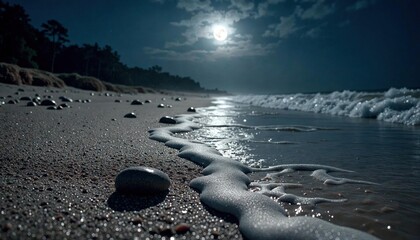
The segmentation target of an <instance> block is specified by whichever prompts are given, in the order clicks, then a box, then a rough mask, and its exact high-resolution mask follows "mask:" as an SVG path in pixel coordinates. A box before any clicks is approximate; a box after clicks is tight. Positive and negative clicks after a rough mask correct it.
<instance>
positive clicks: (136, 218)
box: [131, 217, 143, 225]
mask: <svg viewBox="0 0 420 240" xmlns="http://www.w3.org/2000/svg"><path fill="white" fill-rule="evenodd" d="M131 223H132V224H134V225H139V224H142V223H143V218H141V217H135V218H133V219H132V220H131Z"/></svg>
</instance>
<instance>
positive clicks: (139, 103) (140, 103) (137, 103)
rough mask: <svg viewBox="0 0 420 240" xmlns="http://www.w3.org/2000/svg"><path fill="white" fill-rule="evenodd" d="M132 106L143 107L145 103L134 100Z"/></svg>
mask: <svg viewBox="0 0 420 240" xmlns="http://www.w3.org/2000/svg"><path fill="white" fill-rule="evenodd" d="M131 105H143V102H142V101H140V100H133V101H132V102H131Z"/></svg>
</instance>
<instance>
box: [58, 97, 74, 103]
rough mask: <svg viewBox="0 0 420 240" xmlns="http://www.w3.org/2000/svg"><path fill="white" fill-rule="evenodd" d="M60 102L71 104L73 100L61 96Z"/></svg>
mask: <svg viewBox="0 0 420 240" xmlns="http://www.w3.org/2000/svg"><path fill="white" fill-rule="evenodd" d="M59 98H60V100H61V101H63V102H73V99H71V98H68V97H65V96H61V97H59Z"/></svg>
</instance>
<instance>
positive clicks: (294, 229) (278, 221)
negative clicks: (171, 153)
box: [149, 114, 377, 239]
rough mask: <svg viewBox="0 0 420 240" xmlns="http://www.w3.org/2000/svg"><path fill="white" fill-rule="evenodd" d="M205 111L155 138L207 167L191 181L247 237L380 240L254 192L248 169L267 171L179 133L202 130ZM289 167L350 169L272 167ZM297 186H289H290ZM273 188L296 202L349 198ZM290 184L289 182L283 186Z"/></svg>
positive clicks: (152, 134) (180, 118)
mask: <svg viewBox="0 0 420 240" xmlns="http://www.w3.org/2000/svg"><path fill="white" fill-rule="evenodd" d="M198 116H199V115H197V114H194V115H182V116H177V117H175V119H176V122H177V124H175V125H172V126H167V127H162V128H158V129H153V130H150V131H149V133H150V138H151V139H153V140H156V141H160V142H163V143H165V145H166V146H169V147H172V148H175V149H178V150H179V154H178V155H179V156H180V157H182V158H185V159H187V160H190V161H192V162H194V163H196V164H198V165H201V166H202V167H204V170H203V172H202V173H203V175H204V176H201V177H198V178H195V179H193V180H192V181H191V182H190V186H191V187H192V188H194V189H195V190H197V191H198V192H199V193H200V200H201V201H202V202H203V203H204V204H205V205H207V206H209V207H210V208H213V209H215V210H217V211H220V212H224V213H229V214H232V215H233V216H234V217H236V218H237V219H238V222H239V229H240V231H241V233H242V234H243V235H244V237H245V238H247V239H377V238H375V237H374V236H372V235H370V234H368V233H364V232H361V231H359V230H356V229H352V228H348V227H342V226H338V225H334V224H332V223H329V222H327V221H324V220H321V219H318V218H311V217H289V216H288V215H287V212H286V211H285V209H284V208H283V207H282V206H281V205H280V204H278V203H277V202H275V201H273V200H272V199H271V198H270V197H268V196H266V195H265V194H259V193H257V192H253V191H250V187H253V186H256V185H258V184H257V183H251V180H250V178H249V177H248V175H247V174H248V173H251V172H253V171H266V170H267V169H259V170H256V169H253V168H250V167H248V166H245V165H243V164H242V163H240V162H238V161H235V160H233V159H230V158H227V157H224V156H222V155H221V154H220V153H219V152H217V151H216V150H215V149H213V148H211V147H210V146H208V145H206V144H203V143H200V142H196V141H188V140H186V139H182V138H180V137H177V136H176V133H180V132H188V131H192V130H194V129H197V128H199V127H200V126H198V125H197V124H195V123H193V122H192V120H193V119H194V118H195V117H198ZM284 169H288V170H287V171H296V170H302V169H303V170H312V171H315V170H317V169H325V171H341V172H349V171H347V170H344V169H339V168H334V167H328V166H322V165H283V166H280V167H279V166H277V167H276V168H269V170H271V171H274V170H280V171H283V170H284ZM290 186H291V185H288V187H290ZM260 187H261V188H265V189H266V190H267V191H268V192H270V191H271V190H275V189H276V191H277V192H278V194H279V195H280V194H282V196H283V198H284V199H285V200H287V201H290V202H311V203H316V202H317V201H318V202H322V201H338V202H340V201H344V200H330V199H320V198H319V199H316V198H302V197H298V196H295V195H292V194H287V193H285V191H284V188H278V187H280V186H275V187H274V188H272V189H269V188H268V187H265V186H264V185H260ZM282 187H285V186H282Z"/></svg>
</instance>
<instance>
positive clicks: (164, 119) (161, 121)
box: [159, 116, 176, 124]
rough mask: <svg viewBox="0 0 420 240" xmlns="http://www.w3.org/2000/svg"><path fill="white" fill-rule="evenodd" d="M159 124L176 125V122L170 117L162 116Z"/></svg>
mask: <svg viewBox="0 0 420 240" xmlns="http://www.w3.org/2000/svg"><path fill="white" fill-rule="evenodd" d="M159 122H160V123H168V124H176V120H175V119H174V118H173V117H170V116H164V117H161V118H160V119H159Z"/></svg>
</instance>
